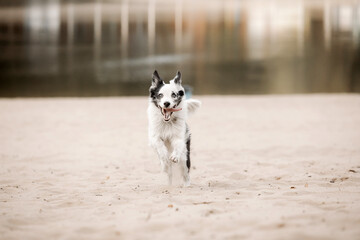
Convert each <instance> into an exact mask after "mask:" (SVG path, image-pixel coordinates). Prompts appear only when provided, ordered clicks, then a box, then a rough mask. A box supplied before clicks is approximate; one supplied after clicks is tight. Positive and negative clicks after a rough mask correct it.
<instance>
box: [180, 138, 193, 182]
mask: <svg viewBox="0 0 360 240" xmlns="http://www.w3.org/2000/svg"><path fill="white" fill-rule="evenodd" d="M181 164H182V166H181V170H182V175H183V181H184V187H188V186H190V167H191V162H190V135H189V136H188V138H187V140H186V155H185V156H184V161H181Z"/></svg>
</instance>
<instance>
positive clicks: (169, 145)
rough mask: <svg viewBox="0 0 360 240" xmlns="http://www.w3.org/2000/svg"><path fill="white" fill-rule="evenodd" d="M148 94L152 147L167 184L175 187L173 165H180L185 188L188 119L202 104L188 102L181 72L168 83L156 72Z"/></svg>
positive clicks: (187, 169)
mask: <svg viewBox="0 0 360 240" xmlns="http://www.w3.org/2000/svg"><path fill="white" fill-rule="evenodd" d="M149 92H150V95H149V107H148V110H147V113H148V120H149V144H150V146H151V147H153V148H154V149H155V150H156V152H157V154H158V157H159V160H160V165H161V169H162V171H163V172H166V173H167V176H168V184H169V185H171V184H172V165H173V164H179V167H180V170H181V174H182V178H183V181H184V186H189V185H190V176H189V172H190V166H191V163H190V131H189V128H188V125H187V124H186V119H187V117H188V114H190V113H193V112H195V111H196V110H197V109H198V108H199V107H200V106H201V102H200V101H198V100H195V99H186V95H185V90H184V88H183V87H182V86H181V73H180V72H179V71H178V72H177V74H176V76H175V78H174V79H172V80H171V81H170V83H168V84H166V83H165V82H164V81H163V80H162V79H161V78H160V76H159V74H158V72H157V71H156V70H155V71H154V73H153V75H152V82H151V87H150V89H149Z"/></svg>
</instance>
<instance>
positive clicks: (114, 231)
mask: <svg viewBox="0 0 360 240" xmlns="http://www.w3.org/2000/svg"><path fill="white" fill-rule="evenodd" d="M199 99H200V100H202V102H203V107H202V108H201V109H200V111H199V112H198V113H197V114H196V115H194V116H192V117H191V119H190V120H189V124H190V128H191V131H192V136H193V138H192V150H193V151H192V164H193V168H192V169H191V177H192V185H191V187H189V188H182V187H180V186H178V185H176V184H177V183H176V182H175V186H172V187H168V186H166V185H165V183H166V181H165V178H164V175H162V174H160V167H159V163H158V161H157V159H156V155H155V153H154V152H153V150H152V149H150V148H149V147H148V145H147V119H146V107H147V98H145V97H144V98H142V97H139V98H93V99H72V98H69V99H12V100H8V99H2V100H0V239H2V240H4V239H346V240H349V239H360V95H298V96H247V97H234V96H229V97H221V96H219V97H216V96H214V97H201V98H199Z"/></svg>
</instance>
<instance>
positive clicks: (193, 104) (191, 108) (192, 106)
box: [186, 98, 201, 114]
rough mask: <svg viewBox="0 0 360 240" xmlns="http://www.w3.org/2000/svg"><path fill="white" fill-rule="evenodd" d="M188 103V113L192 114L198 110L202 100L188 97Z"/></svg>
mask: <svg viewBox="0 0 360 240" xmlns="http://www.w3.org/2000/svg"><path fill="white" fill-rule="evenodd" d="M186 105H187V110H188V113H190V114H191V113H194V112H196V110H197V109H198V108H200V106H201V102H200V101H199V100H196V99H192V98H191V99H186Z"/></svg>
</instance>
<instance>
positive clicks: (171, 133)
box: [156, 121, 185, 140]
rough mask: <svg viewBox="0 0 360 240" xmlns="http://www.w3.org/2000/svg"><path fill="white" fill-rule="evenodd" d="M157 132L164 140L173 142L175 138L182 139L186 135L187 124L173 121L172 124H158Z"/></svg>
mask: <svg viewBox="0 0 360 240" xmlns="http://www.w3.org/2000/svg"><path fill="white" fill-rule="evenodd" d="M156 132H157V133H158V134H159V137H160V138H161V139H163V140H171V139H173V138H178V137H182V135H184V133H185V122H183V124H182V122H180V121H172V122H170V123H165V122H162V121H161V122H159V123H158V124H156Z"/></svg>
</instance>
